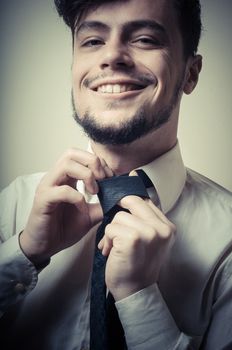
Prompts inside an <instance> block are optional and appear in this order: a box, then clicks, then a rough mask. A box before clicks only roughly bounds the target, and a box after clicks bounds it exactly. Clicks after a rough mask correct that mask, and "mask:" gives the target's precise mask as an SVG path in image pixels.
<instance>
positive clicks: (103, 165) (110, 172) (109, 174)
mask: <svg viewBox="0 0 232 350" xmlns="http://www.w3.org/2000/svg"><path fill="white" fill-rule="evenodd" d="M100 162H101V165H102V167H103V169H104V170H105V173H106V177H112V176H114V173H113V170H112V169H110V167H109V166H108V165H107V163H106V161H105V160H104V159H102V158H101V159H100Z"/></svg>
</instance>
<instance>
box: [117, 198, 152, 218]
mask: <svg viewBox="0 0 232 350" xmlns="http://www.w3.org/2000/svg"><path fill="white" fill-rule="evenodd" d="M118 204H119V205H120V206H121V207H122V208H124V209H127V210H129V211H130V213H131V214H133V215H135V216H137V217H139V218H142V219H144V220H148V221H149V220H152V219H153V218H154V215H156V213H155V211H154V210H153V208H151V206H150V205H148V204H147V202H146V201H145V200H144V199H143V198H141V197H138V196H134V195H132V196H131V195H130V196H126V197H124V198H122V199H121V200H120V201H119V203H118ZM156 216H157V215H156Z"/></svg>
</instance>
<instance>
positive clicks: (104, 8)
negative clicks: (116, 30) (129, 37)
mask: <svg viewBox="0 0 232 350" xmlns="http://www.w3.org/2000/svg"><path fill="white" fill-rule="evenodd" d="M140 19H149V20H154V21H156V22H157V23H160V24H161V25H163V26H165V27H166V29H170V30H173V29H174V28H177V27H178V22H177V14H176V11H175V9H174V6H173V0H124V1H111V2H109V3H105V4H102V5H99V6H97V7H94V8H90V9H89V10H87V11H86V12H85V13H84V14H83V15H82V16H81V18H80V19H79V21H78V23H77V27H79V25H81V24H82V23H83V22H84V21H99V22H103V23H106V24H108V25H109V26H114V25H120V24H121V23H126V22H130V21H134V20H140Z"/></svg>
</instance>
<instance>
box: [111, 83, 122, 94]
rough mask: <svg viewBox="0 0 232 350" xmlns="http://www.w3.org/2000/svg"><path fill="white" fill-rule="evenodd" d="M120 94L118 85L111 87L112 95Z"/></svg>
mask: <svg viewBox="0 0 232 350" xmlns="http://www.w3.org/2000/svg"><path fill="white" fill-rule="evenodd" d="M120 92H121V87H120V85H119V84H116V85H113V93H114V94H119V93H120Z"/></svg>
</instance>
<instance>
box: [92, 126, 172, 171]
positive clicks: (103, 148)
mask: <svg viewBox="0 0 232 350" xmlns="http://www.w3.org/2000/svg"><path fill="white" fill-rule="evenodd" d="M168 130H170V129H169V128H168V129H167V130H165V129H163V128H161V129H159V130H156V131H155V132H154V133H150V134H149V135H147V136H145V137H143V138H141V139H139V140H136V141H134V142H132V143H131V144H126V145H117V146H109V145H101V144H99V143H95V142H91V147H92V150H93V152H94V153H95V154H96V155H97V156H98V157H99V158H100V159H104V161H105V162H106V164H107V165H108V167H109V168H110V169H111V170H112V171H113V173H114V174H115V175H121V174H124V173H128V172H130V171H131V170H133V169H136V168H138V167H141V166H143V165H145V164H148V163H150V162H152V161H153V160H155V159H156V158H158V157H160V156H161V155H162V154H164V153H166V152H167V151H169V150H170V149H171V148H173V147H174V146H175V144H176V142H177V138H176V132H174V133H173V132H172V134H170V133H169V132H168ZM172 131H173V129H172Z"/></svg>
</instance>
